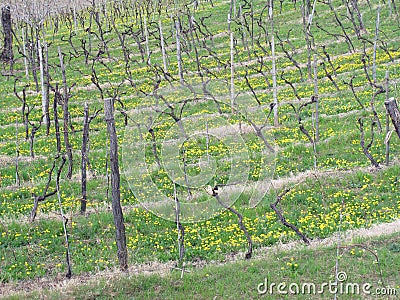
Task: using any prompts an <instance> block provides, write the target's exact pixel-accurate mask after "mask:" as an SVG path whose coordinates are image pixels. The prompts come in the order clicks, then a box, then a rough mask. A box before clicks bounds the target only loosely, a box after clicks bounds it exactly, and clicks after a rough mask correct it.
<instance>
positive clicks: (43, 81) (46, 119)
mask: <svg viewBox="0 0 400 300" xmlns="http://www.w3.org/2000/svg"><path fill="white" fill-rule="evenodd" d="M37 47H38V51H39V66H40V86H41V88H42V115H43V116H44V124H45V125H46V132H47V134H49V129H50V115H49V94H48V83H47V80H46V79H45V60H44V54H43V48H42V45H41V42H40V39H38V41H37Z"/></svg>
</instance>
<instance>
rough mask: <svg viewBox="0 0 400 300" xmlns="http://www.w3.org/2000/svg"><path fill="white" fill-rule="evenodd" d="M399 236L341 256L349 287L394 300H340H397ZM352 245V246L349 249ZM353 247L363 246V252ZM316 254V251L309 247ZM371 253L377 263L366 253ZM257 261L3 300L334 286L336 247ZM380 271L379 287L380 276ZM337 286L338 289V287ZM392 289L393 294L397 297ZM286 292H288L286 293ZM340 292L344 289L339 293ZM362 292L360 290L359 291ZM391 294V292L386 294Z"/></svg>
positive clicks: (226, 294)
mask: <svg viewBox="0 0 400 300" xmlns="http://www.w3.org/2000/svg"><path fill="white" fill-rule="evenodd" d="M399 239H400V234H399V233H396V234H392V235H389V236H385V235H384V236H382V237H378V238H377V237H375V238H368V239H366V238H356V239H355V240H353V242H352V243H346V244H345V246H344V248H342V249H341V250H340V251H341V252H340V253H341V258H340V260H339V270H340V271H341V272H345V273H346V275H347V281H344V283H356V284H359V286H360V287H362V285H363V284H364V283H369V284H371V286H372V287H371V288H370V291H371V292H375V291H376V288H383V287H386V288H388V289H387V291H389V288H390V293H392V295H390V296H376V295H368V294H363V293H362V292H360V294H352V293H351V292H349V294H348V295H346V294H345V293H344V294H342V295H339V298H340V299H395V298H396V295H397V296H399V293H400V284H399V282H400V274H399V272H398V270H399V269H400V240H399ZM352 245H353V246H352ZM354 245H362V246H363V247H365V248H361V247H358V246H354ZM313 248H314V247H313ZM366 249H368V250H372V251H373V252H374V253H376V254H377V255H378V257H379V264H378V263H377V261H376V258H375V257H374V256H373V255H372V254H371V253H370V252H369V251H368V250H366ZM265 251H266V252H265V253H259V254H261V257H258V258H255V259H253V260H250V261H236V262H234V263H227V264H223V265H218V266H214V265H209V266H206V267H204V268H201V269H189V271H190V273H185V275H184V278H183V279H181V278H180V272H179V271H173V272H172V273H171V274H167V275H164V276H161V275H137V274H131V275H129V276H125V275H116V276H115V277H112V276H106V277H100V278H99V279H97V280H93V281H90V282H88V283H86V284H85V285H79V284H78V286H76V287H74V286H73V285H71V284H70V285H68V287H64V288H62V289H55V290H52V291H49V290H47V291H46V290H41V291H37V292H33V293H29V294H26V295H24V296H23V295H19V296H13V297H8V298H5V299H10V300H11V299H24V298H27V299H39V298H40V299H41V298H46V299H110V298H113V299H256V298H258V297H259V296H262V295H263V294H262V293H263V292H262V289H263V286H260V290H261V294H259V291H258V290H257V287H258V286H259V285H260V284H261V283H263V282H265V278H267V282H268V286H269V287H270V286H271V283H273V282H275V283H276V284H279V283H281V282H286V284H287V285H289V284H291V283H296V284H298V286H300V287H301V285H302V284H303V283H314V284H315V285H316V287H317V289H316V291H317V290H318V287H320V285H321V284H322V283H324V282H330V281H334V268H335V258H336V247H333V246H329V247H317V248H316V249H312V250H310V249H307V248H304V247H300V248H298V249H297V250H290V251H288V250H285V249H284V247H283V248H282V249H279V247H278V248H272V249H271V250H268V249H267V250H265ZM379 270H381V271H382V279H383V285H382V284H381V276H380V271H379ZM339 286H340V285H339ZM392 289H394V290H396V295H394V294H393V292H392ZM285 290H286V291H287V290H288V288H285ZM343 290H344V289H343ZM272 291H273V293H272V294H270V292H269V291H268V292H267V293H265V294H264V298H268V299H332V297H333V294H330V293H329V292H328V288H326V292H325V293H323V294H311V295H309V294H305V295H304V294H303V295H302V294H299V295H293V294H292V295H283V294H279V293H278V290H277V288H276V287H275V288H274V289H273V290H272ZM360 291H361V289H360ZM388 293H389V292H388Z"/></svg>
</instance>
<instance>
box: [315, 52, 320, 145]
mask: <svg viewBox="0 0 400 300" xmlns="http://www.w3.org/2000/svg"><path fill="white" fill-rule="evenodd" d="M314 101H315V142H319V95H318V69H317V54H315V53H314Z"/></svg>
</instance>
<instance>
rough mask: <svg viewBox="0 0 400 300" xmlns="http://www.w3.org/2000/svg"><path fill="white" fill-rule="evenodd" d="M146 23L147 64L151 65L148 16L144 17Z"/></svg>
mask: <svg viewBox="0 0 400 300" xmlns="http://www.w3.org/2000/svg"><path fill="white" fill-rule="evenodd" d="M143 23H144V34H145V39H146V54H147V62H146V63H147V64H148V65H150V46H149V31H148V29H147V19H146V16H144V17H143Z"/></svg>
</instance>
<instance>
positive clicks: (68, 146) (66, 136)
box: [58, 47, 73, 179]
mask: <svg viewBox="0 0 400 300" xmlns="http://www.w3.org/2000/svg"><path fill="white" fill-rule="evenodd" d="M58 56H59V58H60V66H61V73H62V80H63V86H64V87H63V89H64V97H63V98H64V99H63V100H64V101H63V118H64V144H65V150H66V152H67V157H68V174H67V178H69V179H71V178H72V164H73V158H72V148H71V144H70V143H69V134H68V119H69V113H68V98H69V95H68V86H67V77H66V75H65V66H64V59H63V55H62V53H61V48H60V47H58Z"/></svg>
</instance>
